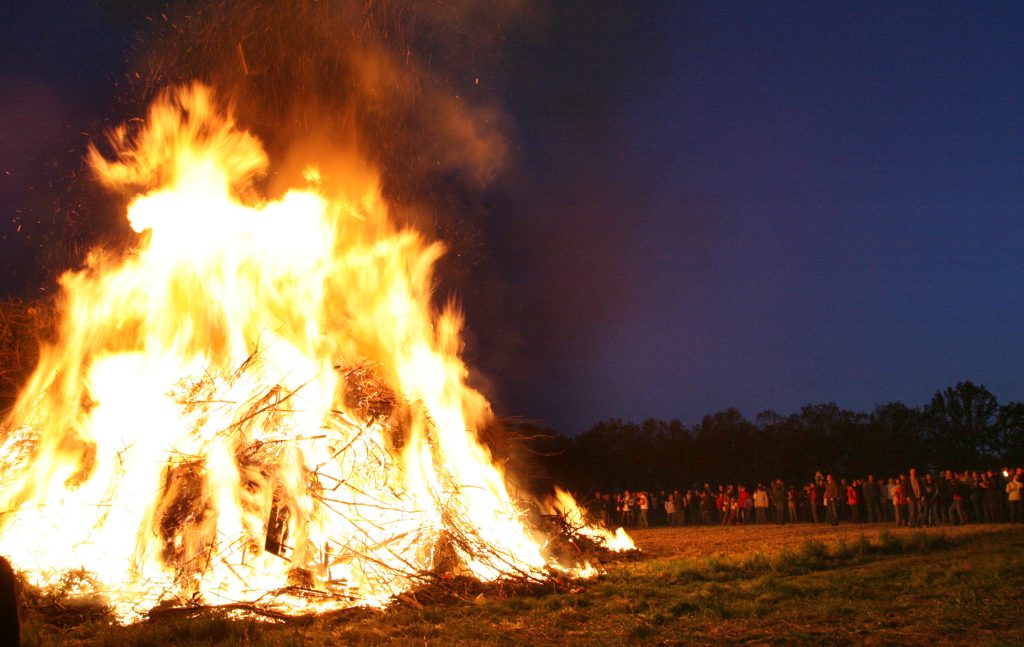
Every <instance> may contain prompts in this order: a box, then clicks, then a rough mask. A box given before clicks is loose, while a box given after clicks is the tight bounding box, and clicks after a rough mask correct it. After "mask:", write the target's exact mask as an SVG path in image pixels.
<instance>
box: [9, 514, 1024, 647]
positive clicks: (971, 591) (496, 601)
mask: <svg viewBox="0 0 1024 647" xmlns="http://www.w3.org/2000/svg"><path fill="white" fill-rule="evenodd" d="M635 535H636V540H637V543H638V544H639V545H640V546H641V547H642V548H644V549H645V550H646V551H647V555H646V557H645V558H643V559H641V560H637V561H624V562H618V563H614V564H609V565H607V567H608V569H607V570H608V572H607V574H606V575H604V576H602V577H600V578H597V579H595V580H590V581H586V582H581V583H575V584H573V585H571V586H565V585H562V586H552V587H551V588H550V589H544V588H539V589H535V590H533V591H530V592H528V593H522V592H519V593H516V594H513V595H502V594H500V591H495V592H494V593H493V594H492V593H487V594H485V595H482V596H480V597H479V598H477V599H475V600H474V601H472V602H456V603H446V604H436V605H430V606H425V607H422V608H417V607H414V606H409V605H406V604H401V603H399V604H396V605H394V606H393V607H392V608H390V609H388V610H386V611H383V612H373V611H359V612H355V613H342V614H335V615H331V616H326V617H322V618H316V619H312V620H307V621H302V622H299V621H289V622H281V623H264V622H257V621H255V620H252V619H236V618H230V617H226V616H224V615H223V614H204V615H200V616H198V617H189V618H162V619H160V620H158V621H152V622H145V623H140V624H138V625H134V626H129V627H118V626H114V625H110V624H107V623H105V622H102V621H87V622H82V623H79V624H77V625H74V626H66V627H63V628H60V627H56V626H53V625H44V624H42V623H40V622H39V621H38V617H37V618H36V620H32V619H31V618H30V623H33V622H34V624H30V626H29V627H28V629H29V632H28V633H29V634H30V635H29V636H28V638H29V641H28V644H29V645H42V644H46V645H49V644H62V645H101V644H102V645H129V646H133V647H140V646H142V645H161V644H177V645H246V646H248V647H254V646H258V645H303V646H305V645H310V646H312V645H324V646H326V645H337V644H366V643H368V644H425V643H432V644H509V645H519V644H553V643H562V644H573V645H575V644H584V645H585V644H595V645H596V644H600V645H605V644H662V645H674V644H737V643H747V644H779V645H791V644H806V645H811V644H813V645H821V644H826V645H833V644H834V645H863V644H867V645H889V644H892V645H895V644H900V645H902V644H934V645H961V644H962V645H978V644H990V645H1009V644H1024V618H1022V614H1021V609H1022V608H1024V606H1022V605H1024V551H1022V550H1021V546H1022V545H1024V528H1022V527H1008V526H968V527H964V528H940V529H929V530H907V529H896V528H892V527H889V526H885V525H873V526H851V525H842V526H839V527H838V528H832V527H829V526H810V525H806V524H802V525H796V526H764V527H753V528H745V527H743V528H718V527H709V528H680V529H653V530H644V531H638V532H637V533H635Z"/></svg>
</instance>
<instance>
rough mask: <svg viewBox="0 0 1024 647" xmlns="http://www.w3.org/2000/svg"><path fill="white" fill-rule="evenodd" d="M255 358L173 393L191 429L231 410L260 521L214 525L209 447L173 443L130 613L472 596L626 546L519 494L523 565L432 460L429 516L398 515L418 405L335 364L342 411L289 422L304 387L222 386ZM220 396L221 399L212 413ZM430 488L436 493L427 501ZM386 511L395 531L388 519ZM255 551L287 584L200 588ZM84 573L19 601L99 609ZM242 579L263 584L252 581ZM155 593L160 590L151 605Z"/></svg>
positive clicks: (596, 561) (274, 612)
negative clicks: (148, 565)
mask: <svg viewBox="0 0 1024 647" xmlns="http://www.w3.org/2000/svg"><path fill="white" fill-rule="evenodd" d="M260 361H261V358H260V355H259V352H254V353H253V354H252V355H251V356H250V357H249V358H248V359H247V360H246V361H245V362H244V363H243V364H242V365H241V366H239V367H238V369H237V370H235V371H234V372H233V373H232V374H229V375H218V374H215V373H207V374H206V375H203V376H202V377H201V378H199V379H190V380H182V381H181V382H179V383H178V384H177V385H176V388H175V390H174V392H173V396H174V399H175V401H176V402H177V403H178V405H179V406H180V407H181V411H182V412H183V414H184V418H185V419H186V420H189V421H191V423H192V424H193V425H194V427H195V429H196V432H195V433H199V431H198V430H199V429H201V428H203V427H205V426H207V424H208V422H209V420H210V418H211V416H218V417H219V416H226V417H225V418H224V419H228V420H230V421H231V422H230V424H228V425H227V426H225V427H224V428H223V429H222V431H221V432H219V433H220V434H223V435H225V437H226V438H229V439H230V440H229V441H227V442H226V443H225V444H226V446H229V447H232V448H233V456H232V459H233V461H234V463H235V465H236V466H237V469H238V474H239V475H240V480H241V491H242V492H243V493H244V495H243V500H242V505H243V507H246V508H247V511H248V512H256V513H258V514H262V515H263V524H262V527H263V528H264V529H265V534H264V535H262V536H259V537H254V536H253V534H252V533H244V532H238V533H236V536H234V537H233V538H232V537H231V536H230V535H228V536H227V540H225V539H226V537H225V534H226V532H229V530H226V529H224V528H221V527H218V523H217V519H216V513H215V511H214V507H215V499H216V492H213V491H211V486H210V483H209V481H208V476H209V474H208V472H209V470H208V466H207V464H206V463H207V461H209V460H210V456H209V455H204V454H197V455H184V454H180V453H179V454H174V455H172V456H171V457H169V459H168V462H167V464H166V466H164V468H163V469H164V476H163V480H162V488H163V492H162V493H161V495H160V496H159V503H158V504H157V507H156V510H155V513H154V521H153V527H152V532H153V533H155V534H157V535H158V538H159V539H158V540H159V542H160V560H161V562H162V563H163V564H165V565H168V566H171V567H173V570H174V576H173V580H172V581H169V582H166V584H165V586H164V590H162V591H160V592H158V593H156V594H155V595H152V594H150V595H147V596H146V599H147V600H149V601H150V602H149V603H148V606H141V605H140V606H138V607H136V608H135V610H134V615H135V616H136V617H156V616H162V615H167V614H181V613H198V612H202V611H204V610H211V609H218V610H231V611H241V612H248V613H251V614H255V615H257V616H264V617H269V618H277V619H284V618H295V617H300V618H301V617H310V616H313V615H316V614H320V613H323V612H325V611H332V612H338V611H339V610H344V609H345V607H355V606H360V605H364V604H365V603H366V601H367V599H371V600H373V601H374V604H373V606H376V605H377V604H381V603H383V604H387V603H393V602H397V603H399V604H404V605H409V606H414V607H420V606H424V605H429V604H438V603H445V602H459V601H471V600H474V599H479V596H482V595H484V596H486V597H490V598H494V597H505V596H510V595H524V594H525V595H531V594H533V595H535V594H541V593H545V592H550V591H552V590H556V591H557V590H570V589H572V588H573V587H574V586H576V584H575V582H576V581H577V580H576V574H578V573H580V572H582V571H575V570H574V569H587V570H588V571H590V572H591V573H592V572H593V570H592V569H593V567H596V568H600V565H601V563H602V562H606V561H610V560H615V559H622V558H623V556H624V555H625V556H626V557H627V558H628V556H629V555H628V553H627V554H623V553H614V552H612V551H610V550H608V549H607V548H606V547H605V546H604V545H603V544H602V543H601V541H600V540H598V539H595V538H593V537H592V536H587V535H585V534H583V533H581V531H582V530H584V527H585V525H587V522H586V521H581V520H579V519H576V520H575V521H570V520H569V519H568V518H567V517H565V516H562V515H558V514H542V513H541V511H540V510H539V509H538V507H537V506H536V505H535V504H531V503H529V502H527V501H523V500H518V501H517V505H518V506H519V508H520V512H521V514H522V516H523V517H524V518H526V519H528V520H529V522H530V525H531V526H532V527H533V528H534V529H535V530H536V531H537V532H538V534H540V535H543V536H545V537H546V538H547V539H546V543H545V545H544V556H545V558H546V559H547V560H548V563H549V564H551V565H552V566H551V567H550V568H548V569H546V570H543V571H537V570H529V569H528V568H524V566H523V562H522V561H521V560H520V559H518V558H517V556H516V555H515V554H513V553H512V552H511V549H510V548H506V547H505V546H503V545H501V544H496V543H495V542H493V541H488V540H487V539H486V538H485V537H482V536H481V535H480V528H479V522H478V521H475V520H474V519H472V518H471V514H470V512H471V511H469V510H467V509H466V504H465V501H466V498H465V497H464V496H461V494H463V493H461V492H460V488H461V487H463V486H461V485H460V484H459V483H458V482H457V481H456V479H455V477H454V476H453V475H452V474H450V473H447V474H446V473H445V472H444V471H443V469H442V470H439V473H440V475H441V476H442V478H445V479H446V481H445V482H444V483H442V484H441V487H439V488H435V489H431V490H430V491H429V492H427V494H428V495H430V496H432V497H435V501H434V502H433V503H434V505H435V506H436V508H437V510H438V511H439V518H438V519H436V521H435V523H432V524H427V523H422V522H415V523H414V525H409V523H408V522H407V520H408V519H409V518H410V517H412V518H413V519H422V517H416V515H415V514H413V515H410V514H409V513H410V500H411V499H413V497H411V496H410V492H409V491H408V485H407V483H408V480H407V479H406V478H404V477H403V475H402V474H400V471H401V470H402V467H401V465H400V463H399V462H398V460H397V459H396V457H398V456H400V454H401V452H402V450H403V447H404V446H405V444H406V442H407V439H408V434H409V433H410V429H409V420H410V419H411V417H412V416H411V413H410V408H411V407H415V406H416V405H415V404H410V403H407V402H403V401H402V400H401V398H400V397H399V396H398V395H397V394H396V393H395V391H394V390H393V389H391V388H390V387H389V385H388V384H387V381H386V380H385V379H384V378H383V377H382V376H381V375H380V373H379V371H378V370H377V369H376V367H375V366H374V365H373V364H371V363H362V364H358V365H356V366H335V370H336V371H338V372H339V373H340V375H341V376H342V378H343V384H344V395H343V402H344V407H345V410H344V411H342V410H334V411H332V412H331V414H330V415H329V416H328V417H327V419H326V420H325V421H324V422H323V423H322V424H321V426H320V428H319V430H318V432H317V433H315V434H307V435H295V434H294V433H292V432H291V431H290V430H289V426H288V423H287V418H288V415H289V414H291V413H293V409H292V408H291V407H292V406H293V401H294V400H295V399H297V397H298V395H299V392H300V391H301V389H302V388H303V387H299V389H296V390H291V391H289V390H286V389H284V388H283V387H281V386H279V385H276V386H273V387H270V388H269V389H266V390H264V391H262V392H260V394H259V395H257V396H255V397H252V398H251V399H249V400H248V401H245V402H241V403H239V402H230V401H225V400H224V399H223V395H222V394H223V393H225V392H229V391H230V386H231V385H232V384H233V383H236V382H239V381H241V380H244V379H245V377H246V376H247V374H249V373H250V372H253V371H256V370H258V364H259V363H260ZM225 409H226V410H229V411H230V412H229V413H227V414H224V410H225ZM420 415H421V416H422V415H423V414H422V412H420ZM427 420H428V434H427V444H428V445H429V446H430V448H431V450H432V452H433V453H434V456H433V463H434V464H435V465H437V466H441V467H442V468H443V466H444V465H445V460H446V459H445V457H443V456H442V455H441V452H440V450H439V448H438V447H437V440H436V438H434V436H433V433H434V431H435V430H434V429H432V428H431V427H432V423H430V419H429V417H427ZM27 440H28V439H27ZM34 445H35V443H34V442H26V443H25V446H24V448H23V449H22V450H21V452H19V453H21V454H22V460H27V459H28V458H29V455H30V454H31V453H32V451H33V447H34ZM303 445H316V446H317V447H318V448H319V450H318V451H316V452H309V451H306V452H305V453H304V454H302V455H304V456H310V455H317V456H322V457H325V458H324V460H322V461H321V462H320V463H319V464H313V465H310V464H309V462H308V460H303V459H300V458H298V457H299V456H300V453H299V452H300V450H308V448H307V447H302V446H303ZM296 463H298V464H300V465H302V466H303V469H302V477H301V478H302V483H301V486H300V487H298V488H296V487H294V483H287V480H288V479H289V478H292V477H290V476H289V474H291V473H293V468H294V465H295V464H296ZM420 494H421V495H422V494H423V493H420ZM440 497H444V498H443V500H436V499H437V498H440ZM267 501H269V502H270V503H269V506H268V505H267V504H266V502H267ZM414 512H415V511H414ZM293 518H299V519H304V520H306V521H307V522H308V520H310V519H314V518H327V521H320V523H322V524H323V525H325V526H328V527H330V528H331V529H332V532H330V533H328V534H327V535H326V538H327V541H326V542H324V543H322V544H314V543H313V542H312V541H311V540H310V538H309V537H307V536H303V534H302V532H301V528H302V524H296V523H290V521H291V520H292V519H293ZM388 524H394V525H395V527H397V528H400V529H401V530H400V531H394V530H390V529H389V528H387V527H386V526H388ZM297 529H298V530H299V531H298V532H296V530H297ZM424 551H426V553H424ZM258 553H264V554H269V555H273V556H275V557H276V558H277V559H280V560H283V561H285V562H290V563H293V564H295V566H294V567H292V568H290V569H289V570H288V577H287V584H286V586H283V587H277V588H272V589H269V590H267V591H266V592H265V593H264V594H263V595H261V596H259V597H257V598H255V599H250V600H245V601H225V600H223V599H221V600H217V601H215V602H213V601H211V600H210V599H209V598H207V597H205V596H204V595H203V594H202V591H201V590H200V583H201V581H202V579H203V577H204V576H205V574H206V573H207V572H208V571H210V569H214V568H227V569H229V570H230V571H231V576H233V577H237V578H238V579H242V580H245V579H246V578H247V577H249V575H248V574H247V572H246V571H244V570H242V569H241V568H238V563H239V560H240V558H239V555H254V554H258ZM311 553H312V555H311ZM467 556H471V557H472V558H473V559H476V560H478V561H479V562H481V563H485V564H489V565H492V566H493V567H494V568H495V569H497V571H499V572H500V573H501V577H499V578H497V579H496V580H493V581H481V580H480V579H479V578H478V577H476V576H474V575H473V574H472V573H470V572H469V570H467V568H466V562H467ZM242 561H243V562H244V561H245V560H244V558H243V559H242ZM424 564H429V567H424V566H423V565H424ZM233 565H234V567H233ZM555 565H559V566H561V567H562V568H558V567H556V566H555ZM588 565H589V566H588ZM314 569H315V570H316V571H317V572H313V571H314ZM367 582H371V583H374V587H375V590H372V591H366V590H361V585H360V583H367ZM93 584H94V583H93V582H92V580H91V576H90V574H89V573H88V572H87V571H85V570H83V571H81V572H78V571H76V572H70V573H68V574H67V575H66V576H65V577H64V578H63V579H62V580H61V582H60V583H59V584H58V585H53V586H49V587H46V588H45V589H34V588H33V587H27V590H28V594H27V597H26V601H27V603H28V604H29V605H31V606H32V607H33V608H35V609H37V610H39V611H40V612H42V613H43V614H44V615H45V616H46V617H47V618H49V619H50V620H49V621H50V622H51V623H52V624H55V625H61V624H75V623H77V622H79V621H84V620H87V619H89V618H96V617H99V616H102V615H103V614H104V613H108V612H107V611H104V602H103V600H102V598H100V597H97V596H95V595H91V594H90V591H91V590H93V589H94V586H93ZM250 584H251V586H250ZM246 585H247V587H249V588H251V590H259V589H260V588H261V584H260V583H258V582H252V583H249V582H246ZM382 591H383V592H384V593H385V594H387V595H386V596H382ZM385 597H386V599H383V598H385ZM153 600H159V603H158V604H155V605H154V604H152V602H151V601H153ZM119 615H123V613H122V612H119Z"/></svg>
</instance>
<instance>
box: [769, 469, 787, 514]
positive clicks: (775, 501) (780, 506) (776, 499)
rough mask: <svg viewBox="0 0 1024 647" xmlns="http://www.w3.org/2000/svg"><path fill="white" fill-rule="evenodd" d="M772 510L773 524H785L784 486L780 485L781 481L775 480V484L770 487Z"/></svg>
mask: <svg viewBox="0 0 1024 647" xmlns="http://www.w3.org/2000/svg"><path fill="white" fill-rule="evenodd" d="M772 510H773V511H774V512H773V515H774V517H775V523H777V524H782V523H785V521H786V520H785V513H786V486H785V485H783V484H782V479H775V484H774V485H772Z"/></svg>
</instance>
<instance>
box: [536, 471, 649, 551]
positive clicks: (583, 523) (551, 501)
mask: <svg viewBox="0 0 1024 647" xmlns="http://www.w3.org/2000/svg"><path fill="white" fill-rule="evenodd" d="M546 503H547V507H548V510H549V511H550V512H551V513H553V514H558V515H561V516H562V518H564V519H565V523H566V524H568V526H569V527H570V528H572V529H573V530H575V531H576V532H578V533H579V534H581V535H583V536H584V537H590V538H591V539H593V540H594V541H596V542H597V543H599V544H601V545H602V546H604V547H605V548H607V549H608V550H611V551H614V552H623V551H627V550H636V544H634V543H633V538H632V537H630V536H629V535H628V534H627V533H626V531H625V530H624V529H623V528H616V529H615V532H612V531H611V530H609V529H608V528H605V527H604V525H602V524H601V522H600V521H597V522H591V521H590V520H589V519H588V518H587V515H586V513H584V512H583V510H582V509H581V508H580V506H579V504H578V503H576V499H575V498H573V496H572V495H571V494H569V493H568V492H566V491H565V490H563V489H562V488H560V487H558V486H557V485H556V486H555V496H553V497H549V498H548V499H547V501H546Z"/></svg>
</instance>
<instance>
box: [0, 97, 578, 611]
mask: <svg viewBox="0 0 1024 647" xmlns="http://www.w3.org/2000/svg"><path fill="white" fill-rule="evenodd" d="M111 141H112V145H113V147H114V152H115V157H114V159H113V160H108V159H106V158H105V157H104V156H102V155H101V154H99V153H98V152H97V151H96V150H95V149H93V150H91V152H90V163H91V165H92V167H93V169H94V170H95V171H96V174H97V176H98V177H99V178H100V180H101V181H102V182H103V183H104V184H106V185H108V186H110V187H111V188H114V189H116V190H119V191H124V192H127V193H128V194H129V195H131V196H132V197H131V200H130V203H129V206H128V210H127V218H128V221H129V222H130V224H131V226H132V227H133V229H134V230H135V231H137V232H139V234H140V242H139V244H138V246H137V248H136V249H134V250H133V251H132V252H131V253H129V254H126V255H115V254H112V253H108V252H104V251H94V252H93V253H91V254H90V256H89V257H88V259H87V262H86V266H85V269H83V270H81V271H77V272H68V273H66V274H65V275H64V276H63V277H62V279H61V285H62V288H63V291H62V295H63V308H62V324H61V329H60V335H59V343H57V344H56V345H54V346H52V347H49V348H44V349H43V352H42V354H41V359H40V362H39V366H38V368H37V370H36V371H35V373H34V375H33V376H32V378H31V379H30V381H29V382H28V384H27V385H26V387H25V388H24V390H23V392H22V394H21V396H20V398H19V400H18V402H17V404H16V406H15V408H14V410H13V413H12V415H11V417H10V419H9V420H8V428H9V429H10V431H9V433H8V434H7V436H6V438H5V439H4V443H3V446H2V447H0V468H2V470H3V472H2V474H3V476H2V481H0V510H2V511H5V512H4V514H3V515H2V517H0V552H2V553H5V554H7V555H9V556H10V558H11V559H12V561H13V562H14V563H15V565H16V566H17V567H18V568H19V569H21V570H23V571H24V572H25V573H26V574H27V575H28V577H29V578H30V581H32V582H33V583H35V584H37V585H48V584H52V583H54V582H56V581H58V580H59V579H60V578H61V577H62V575H63V574H65V573H67V572H68V571H71V570H74V569H84V570H85V571H87V572H89V573H91V574H92V576H93V578H94V585H93V587H92V588H93V589H94V590H95V592H98V593H101V594H102V595H104V596H105V598H106V599H107V600H108V601H109V602H110V603H111V604H112V605H113V606H114V608H115V610H116V611H117V613H118V615H119V617H120V618H122V619H131V618H134V617H137V616H138V615H139V614H141V613H144V612H145V611H146V610H148V609H149V608H151V607H152V606H154V605H156V604H158V603H161V602H166V603H171V604H184V603H186V602H188V601H195V600H201V601H203V602H205V603H207V604H219V603H233V602H246V601H254V600H260V601H261V603H263V604H268V605H273V606H275V607H276V608H279V609H282V610H284V611H287V612H310V611H319V610H323V609H329V608H336V607H338V606H345V605H350V604H353V603H355V604H384V603H386V602H387V601H388V600H389V599H391V597H393V596H394V595H395V594H397V593H400V592H401V591H403V590H406V589H408V588H409V587H410V586H413V585H414V584H416V583H417V582H418V579H417V578H418V577H419V576H420V575H421V574H423V573H426V572H430V571H432V570H434V571H436V570H437V569H440V568H444V569H447V570H448V571H450V572H455V573H466V574H472V575H474V576H476V577H478V578H482V579H485V580H490V579H495V578H499V577H502V576H508V575H520V576H522V575H526V576H534V577H537V576H543V575H544V573H545V572H546V569H547V568H549V567H550V566H552V565H551V564H548V563H547V559H546V558H545V556H544V555H543V554H542V551H541V544H540V543H539V542H538V539H537V538H536V537H535V536H534V533H533V532H532V531H531V530H530V529H529V528H528V526H527V525H526V524H524V522H523V515H522V511H521V510H520V509H519V508H518V506H517V503H516V501H514V500H513V498H512V497H511V496H510V495H509V492H508V489H507V487H506V485H505V478H504V476H503V474H502V473H501V472H500V471H499V470H498V469H497V468H496V467H495V465H494V464H493V462H492V460H491V457H490V455H489V453H488V451H487V450H486V448H485V447H483V446H482V445H481V444H480V443H479V442H478V441H477V440H476V435H475V430H476V429H478V428H479V427H480V426H481V425H482V424H485V423H486V422H487V421H488V419H489V417H490V416H491V412H490V407H489V404H488V403H487V401H486V400H485V399H484V398H483V397H482V396H481V395H480V394H479V393H478V392H476V391H474V390H473V389H471V388H469V387H468V386H467V385H466V376H467V370H466V367H465V365H464V364H463V362H462V360H461V359H460V358H459V349H460V344H461V342H460V339H459V331H460V328H461V319H460V316H459V314H458V313H457V312H455V311H454V310H453V309H452V308H451V307H449V308H446V309H444V310H442V311H440V312H437V311H435V309H434V308H433V307H432V306H431V294H432V288H433V285H432V280H433V279H432V271H433V266H434V263H435V262H436V260H437V259H438V258H439V256H440V255H441V254H442V252H443V249H442V246H441V245H440V244H438V243H429V242H427V241H425V240H424V239H423V237H422V236H421V235H420V234H418V233H417V232H415V231H412V230H409V229H397V228H396V227H394V226H393V225H392V224H391V221H390V219H389V213H388V207H387V204H386V202H385V200H384V199H383V197H382V195H381V191H380V184H379V181H378V178H377V176H376V175H375V174H374V173H373V172H372V170H371V169H370V168H369V167H367V166H366V165H365V164H362V163H360V162H358V160H356V161H354V162H349V163H348V172H347V173H346V174H345V175H344V176H342V177H330V176H329V175H327V174H324V173H322V172H321V171H320V170H318V169H317V168H313V167H308V168H306V170H305V172H304V173H303V177H304V178H305V182H306V186H303V187H295V188H292V189H290V190H288V191H287V192H285V193H284V194H283V195H281V196H280V197H277V198H273V199H270V198H267V197H265V195H264V194H262V193H261V191H260V190H259V183H260V180H261V178H262V177H264V176H265V175H266V173H267V169H268V158H267V155H266V153H265V152H264V150H263V148H262V146H261V144H260V142H259V141H258V140H257V139H256V138H255V137H253V136H252V135H250V134H249V133H247V132H245V131H243V130H241V129H240V128H239V127H238V125H237V124H235V122H234V121H233V118H232V116H231V113H230V111H229V110H226V109H223V108H221V107H219V106H218V104H217V102H216V101H215V99H214V97H213V94H212V92H211V91H210V90H209V89H208V88H206V87H204V86H201V85H194V86H192V87H189V88H182V89H179V90H177V91H175V92H173V93H169V94H168V95H166V96H164V97H163V98H161V99H160V100H159V101H157V102H156V103H155V104H154V106H153V107H152V108H151V110H150V112H149V115H148V118H147V120H146V121H145V124H144V126H143V127H142V128H141V129H140V130H139V131H138V132H136V133H134V134H130V133H128V131H127V130H125V129H122V130H119V131H117V132H115V133H114V135H113V137H112V140H111ZM374 380H376V381H374ZM374 384H382V385H389V386H390V387H391V388H393V393H392V394H391V396H389V395H388V394H387V392H386V391H387V387H381V390H380V392H376V393H370V395H367V393H368V391H367V388H368V386H367V385H371V386H372V385H374ZM360 389H362V390H360ZM371 390H372V389H371ZM353 392H356V394H357V396H360V397H362V400H371V401H373V400H374V398H377V400H376V401H375V402H376V405H375V406H377V407H378V409H379V410H374V407H373V406H371V405H373V402H371V403H370V404H369V405H368V404H367V403H366V402H363V401H362V400H360V397H354V398H353V397H351V394H352V393H353ZM360 394H361V395H360ZM581 573H582V572H581Z"/></svg>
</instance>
